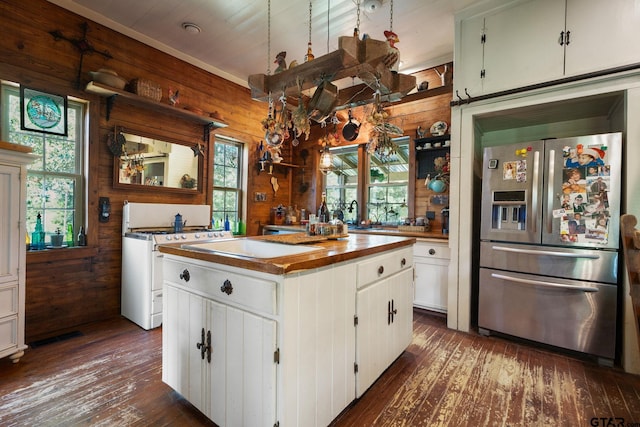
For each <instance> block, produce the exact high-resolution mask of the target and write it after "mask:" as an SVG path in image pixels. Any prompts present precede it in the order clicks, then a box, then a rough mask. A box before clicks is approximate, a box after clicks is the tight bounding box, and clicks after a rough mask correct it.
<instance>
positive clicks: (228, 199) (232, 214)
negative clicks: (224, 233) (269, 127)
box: [212, 135, 242, 232]
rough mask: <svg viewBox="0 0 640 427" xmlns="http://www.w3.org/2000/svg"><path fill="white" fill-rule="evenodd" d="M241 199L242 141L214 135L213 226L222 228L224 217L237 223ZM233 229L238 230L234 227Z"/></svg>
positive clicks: (239, 216) (239, 215)
mask: <svg viewBox="0 0 640 427" xmlns="http://www.w3.org/2000/svg"><path fill="white" fill-rule="evenodd" d="M241 200H242V143H241V142H239V141H235V140H232V139H227V138H224V137H221V136H218V135H216V137H215V142H214V155H213V207H212V220H213V222H214V227H216V228H223V227H224V221H225V218H226V217H228V218H229V221H230V222H231V223H232V224H233V225H236V224H238V223H239V221H240V219H241V218H242V215H241V213H242V211H241V208H242V207H241ZM232 231H233V229H232ZM235 231H236V232H239V231H240V230H239V229H237V228H236V230H235Z"/></svg>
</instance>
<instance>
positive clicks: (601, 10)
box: [566, 0, 640, 75]
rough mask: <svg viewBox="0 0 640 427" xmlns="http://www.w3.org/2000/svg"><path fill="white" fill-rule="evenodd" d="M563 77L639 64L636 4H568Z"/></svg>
mask: <svg viewBox="0 0 640 427" xmlns="http://www.w3.org/2000/svg"><path fill="white" fill-rule="evenodd" d="M567 31H568V32H569V44H568V45H567V46H566V53H567V55H566V74H567V75H576V74H583V73H589V72H593V71H598V70H603V69H607V68H614V67H620V66H624V65H629V64H634V63H640V48H639V47H638V43H640V2H639V1H638V0H608V1H602V0H567Z"/></svg>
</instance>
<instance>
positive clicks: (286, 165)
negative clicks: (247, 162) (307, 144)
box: [258, 161, 300, 176]
mask: <svg viewBox="0 0 640 427" xmlns="http://www.w3.org/2000/svg"><path fill="white" fill-rule="evenodd" d="M264 166H265V170H262V165H261V164H260V162H258V175H260V173H261V172H267V173H268V168H269V166H273V169H274V170H275V169H276V168H284V171H285V176H286V175H289V169H296V168H299V167H300V166H298V165H294V164H292V163H285V162H280V163H275V162H272V161H266V162H264Z"/></svg>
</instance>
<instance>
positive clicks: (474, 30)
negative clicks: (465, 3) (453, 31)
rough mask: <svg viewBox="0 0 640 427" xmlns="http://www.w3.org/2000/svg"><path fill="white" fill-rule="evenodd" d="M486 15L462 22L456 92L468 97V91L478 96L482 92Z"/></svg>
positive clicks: (457, 58)
mask: <svg viewBox="0 0 640 427" xmlns="http://www.w3.org/2000/svg"><path fill="white" fill-rule="evenodd" d="M484 21H485V17H484V16H476V17H473V18H469V19H465V20H463V21H462V22H461V23H460V26H459V30H458V31H459V33H458V37H459V40H458V42H457V48H458V50H457V51H456V52H455V61H456V62H455V64H461V66H460V69H458V67H457V66H456V67H455V68H454V73H455V77H454V79H453V86H454V93H456V92H457V93H458V95H459V96H461V97H462V98H466V93H465V91H466V92H468V93H469V94H474V95H475V96H477V95H478V94H480V93H482V90H483V89H482V83H483V81H484V79H483V78H482V77H483V75H484V43H483V37H484V32H485V30H484Z"/></svg>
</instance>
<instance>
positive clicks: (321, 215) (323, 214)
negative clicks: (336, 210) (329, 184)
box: [318, 192, 329, 222]
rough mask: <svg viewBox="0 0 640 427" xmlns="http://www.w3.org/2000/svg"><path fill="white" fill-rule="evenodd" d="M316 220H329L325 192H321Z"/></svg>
mask: <svg viewBox="0 0 640 427" xmlns="http://www.w3.org/2000/svg"><path fill="white" fill-rule="evenodd" d="M318 221H319V222H329V209H328V208H327V193H324V192H323V193H322V203H321V204H320V209H318Z"/></svg>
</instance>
